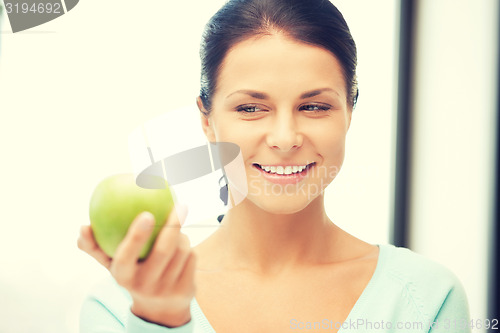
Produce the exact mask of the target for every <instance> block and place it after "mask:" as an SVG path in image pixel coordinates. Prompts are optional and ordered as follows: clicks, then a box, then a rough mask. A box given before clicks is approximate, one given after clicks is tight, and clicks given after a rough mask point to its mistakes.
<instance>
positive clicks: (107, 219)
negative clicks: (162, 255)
mask: <svg viewBox="0 0 500 333" xmlns="http://www.w3.org/2000/svg"><path fill="white" fill-rule="evenodd" d="M160 181H161V182H164V183H165V188H162V189H146V188H142V187H140V186H139V185H137V184H136V180H135V176H134V175H133V174H118V175H113V176H110V177H108V178H106V179H104V180H103V181H102V182H101V183H99V185H97V187H96V189H95V190H94V193H93V194H92V197H91V199H90V209H89V215H90V224H91V226H92V230H93V232H94V237H95V239H96V241H97V244H98V245H99V247H100V248H101V249H102V250H103V251H104V252H105V253H106V254H107V255H108V256H110V257H113V256H114V254H115V251H116V248H117V247H118V245H119V244H120V242H121V241H122V240H123V238H124V237H125V235H126V234H127V230H128V228H129V227H130V225H131V224H132V222H133V220H134V219H135V218H136V216H137V215H139V214H140V213H141V212H144V211H148V212H150V213H151V214H153V215H154V217H155V227H154V230H153V232H152V234H151V237H150V238H149V239H148V241H147V243H146V244H145V245H144V247H143V249H142V251H141V254H140V259H144V258H146V257H147V255H148V254H149V252H150V251H151V248H152V247H153V243H154V241H155V239H156V236H158V233H159V232H160V230H161V227H162V226H163V225H164V224H165V223H166V221H167V218H168V215H169V214H170V212H171V211H172V209H173V207H174V200H173V197H172V192H171V190H170V189H169V187H168V183H167V182H166V181H165V180H164V179H161V180H160Z"/></svg>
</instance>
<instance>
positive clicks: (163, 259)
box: [142, 206, 187, 281]
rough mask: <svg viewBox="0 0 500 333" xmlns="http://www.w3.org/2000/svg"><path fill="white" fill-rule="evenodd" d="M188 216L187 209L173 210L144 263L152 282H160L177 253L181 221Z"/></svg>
mask: <svg viewBox="0 0 500 333" xmlns="http://www.w3.org/2000/svg"><path fill="white" fill-rule="evenodd" d="M186 215H187V209H186V207H184V206H182V207H177V209H175V207H174V209H173V210H172V213H171V214H170V215H169V217H168V220H167V222H166V223H165V226H164V227H163V228H162V229H161V231H160V233H159V234H158V236H157V238H156V240H155V242H154V244H153V249H152V251H151V253H150V254H149V256H148V258H147V259H146V260H145V261H144V262H143V263H142V267H143V269H144V271H145V272H146V274H147V275H148V277H149V279H151V281H156V280H158V279H159V278H160V277H161V275H162V274H163V271H164V269H165V266H167V264H168V262H169V261H170V260H171V259H172V257H173V256H174V254H175V252H176V248H177V245H178V243H179V236H180V225H181V223H180V221H181V220H184V219H185V216H186Z"/></svg>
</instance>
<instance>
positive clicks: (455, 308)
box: [429, 280, 471, 333]
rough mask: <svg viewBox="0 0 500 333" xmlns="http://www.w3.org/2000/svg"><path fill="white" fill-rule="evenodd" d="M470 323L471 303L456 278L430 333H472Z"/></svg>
mask: <svg viewBox="0 0 500 333" xmlns="http://www.w3.org/2000/svg"><path fill="white" fill-rule="evenodd" d="M470 324H471V320H470V313H469V303H468V301H467V296H466V293H465V290H464V288H463V286H462V284H461V283H460V281H458V280H455V283H454V285H453V287H452V288H451V289H450V291H449V293H448V295H447V296H446V298H445V299H444V301H443V304H442V305H441V308H440V309H439V312H438V313H437V315H436V318H435V319H434V321H433V323H432V325H431V327H430V330H429V333H444V332H453V333H470V332H471V326H470Z"/></svg>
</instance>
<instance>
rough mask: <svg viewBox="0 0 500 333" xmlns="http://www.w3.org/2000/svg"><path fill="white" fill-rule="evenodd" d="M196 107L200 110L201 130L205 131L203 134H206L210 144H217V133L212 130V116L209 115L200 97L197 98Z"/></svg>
mask: <svg viewBox="0 0 500 333" xmlns="http://www.w3.org/2000/svg"><path fill="white" fill-rule="evenodd" d="M196 105H197V106H198V109H199V110H200V119H201V128H202V129H203V132H204V133H205V136H206V137H207V140H208V141H209V142H215V133H214V130H213V128H212V121H211V118H210V115H207V114H208V112H207V110H206V109H205V107H204V106H203V102H202V101H201V97H200V96H198V97H196Z"/></svg>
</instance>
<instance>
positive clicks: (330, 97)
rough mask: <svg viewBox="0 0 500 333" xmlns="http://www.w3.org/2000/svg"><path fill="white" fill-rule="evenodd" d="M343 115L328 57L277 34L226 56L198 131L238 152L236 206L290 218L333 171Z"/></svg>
mask: <svg viewBox="0 0 500 333" xmlns="http://www.w3.org/2000/svg"><path fill="white" fill-rule="evenodd" d="M198 106H199V107H200V108H202V104H201V102H200V99H199V98H198ZM351 113H352V110H351V109H350V108H349V107H348V106H347V97H346V88H345V81H344V78H343V75H342V68H341V66H340V64H339V62H338V61H337V59H336V58H335V56H333V54H331V53H330V52H329V51H327V50H325V49H323V48H320V47H316V46H311V45H308V44H304V43H300V42H296V41H294V40H292V39H289V38H287V37H284V36H282V35H279V34H277V35H270V36H263V37H259V38H250V39H247V40H244V41H243V42H240V43H238V44H236V45H235V46H234V47H233V48H232V49H231V50H230V51H229V52H228V53H227V55H226V57H225V59H224V61H223V66H222V69H221V71H220V73H219V77H218V79H217V88H216V92H215V93H214V95H213V97H212V111H211V113H210V115H209V116H208V117H205V116H204V115H202V126H203V130H204V132H205V134H206V136H207V139H208V140H209V141H211V142H232V143H235V144H237V145H238V146H239V147H240V149H241V152H242V156H243V159H244V165H245V171H246V177H247V182H248V194H247V197H246V199H247V200H245V201H243V203H242V204H252V203H253V204H255V205H256V206H258V207H260V208H262V209H264V210H266V211H268V212H271V213H276V214H291V213H294V212H297V211H300V210H302V209H304V208H305V207H306V206H307V205H308V204H309V203H310V202H311V201H312V200H314V199H315V198H317V197H318V196H320V195H322V192H323V190H324V188H325V187H326V186H327V185H328V184H329V183H330V182H331V181H332V180H333V179H334V178H335V176H336V175H337V173H338V171H339V170H340V167H341V165H342V162H343V160H344V151H345V138H346V134H347V130H348V128H349V125H350V121H351ZM303 167H306V168H305V169H304V170H302V169H303ZM301 170H302V171H301ZM229 177H231V175H229ZM248 201H249V202H248Z"/></svg>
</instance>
